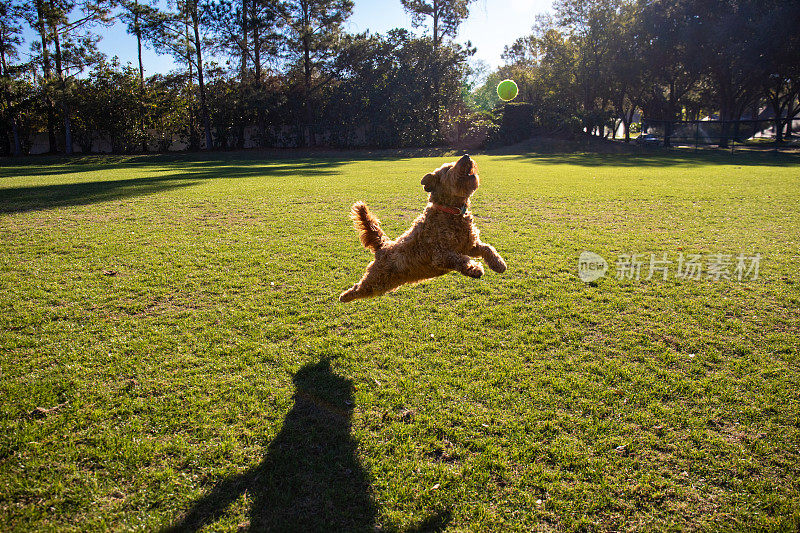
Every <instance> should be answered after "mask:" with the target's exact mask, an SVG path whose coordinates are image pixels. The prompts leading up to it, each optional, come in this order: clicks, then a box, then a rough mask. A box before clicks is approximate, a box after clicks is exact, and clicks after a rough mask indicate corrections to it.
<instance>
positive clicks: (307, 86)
mask: <svg viewBox="0 0 800 533" xmlns="http://www.w3.org/2000/svg"><path fill="white" fill-rule="evenodd" d="M301 6H302V9H303V120H305V127H304V129H305V130H306V134H305V135H304V136H303V138H304V140H305V142H304V144H305V145H306V146H314V144H315V143H314V132H313V131H312V128H311V122H312V120H313V113H312V110H311V43H310V42H309V36H308V31H307V29H308V28H309V26H310V25H311V20H310V19H311V14H310V12H309V5H308V3H307V2H302V3H301Z"/></svg>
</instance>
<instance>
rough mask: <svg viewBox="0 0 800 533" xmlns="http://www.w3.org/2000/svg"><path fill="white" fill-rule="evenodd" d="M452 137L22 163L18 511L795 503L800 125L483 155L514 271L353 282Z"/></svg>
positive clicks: (14, 515)
mask: <svg viewBox="0 0 800 533" xmlns="http://www.w3.org/2000/svg"><path fill="white" fill-rule="evenodd" d="M452 159H454V158H452V157H451V158H444V157H433V158H404V157H400V156H396V155H368V154H367V155H364V154H362V155H353V156H347V155H338V156H336V155H330V156H327V155H325V154H317V155H315V156H313V157H301V156H299V155H298V156H297V157H284V158H277V157H273V156H271V155H267V154H256V153H252V154H238V155H224V156H223V155H212V156H209V157H208V158H203V157H200V156H172V157H164V156H162V157H155V156H154V157H144V156H143V157H129V158H126V157H120V158H112V157H108V158H102V157H98V158H84V159H76V160H72V161H65V160H49V159H38V160H32V161H33V164H29V165H27V166H18V165H9V164H6V165H5V166H3V167H2V168H0V372H2V375H1V376H0V378H1V379H0V398H1V399H2V400H0V530H3V531H31V530H55V529H57V530H73V531H87V530H159V529H164V530H169V529H172V530H176V531H193V530H197V529H201V528H205V530H208V531H230V530H238V529H247V528H251V529H255V530H258V529H272V530H280V531H284V530H302V531H313V530H322V531H334V530H342V531H373V530H378V531H429V530H443V529H447V530H452V531H511V530H518V531H562V530H567V531H573V530H624V531H629V530H649V531H665V530H675V531H679V530H680V531H686V530H712V531H717V530H743V529H754V530H763V529H767V530H783V531H796V530H797V529H798V527H800V385H798V384H800V360H799V359H798V352H799V351H800V269H799V268H798V261H800V251H798V249H800V157H797V156H789V155H785V156H780V155H774V154H745V153H737V154H733V155H731V154H729V153H723V154H717V153H699V154H691V153H689V154H680V153H676V152H671V153H664V154H660V153H650V154H638V155H637V154H632V155H588V154H539V155H536V154H529V155H516V156H515V155H506V156H497V155H495V156H490V155H484V156H480V155H478V156H475V159H476V161H477V163H478V166H479V171H480V175H481V178H482V186H481V188H480V189H479V190H478V191H477V193H476V194H475V196H474V198H473V207H472V210H473V212H474V214H475V215H476V219H477V224H478V226H479V228H480V229H481V232H482V237H483V239H484V240H485V241H486V242H489V243H491V244H493V245H494V246H495V247H496V248H497V249H498V251H499V252H500V253H501V254H502V255H503V256H504V258H505V260H506V261H507V263H508V266H509V268H508V271H507V272H506V273H504V274H502V275H499V274H496V273H494V272H491V271H488V269H487V273H486V274H485V275H484V277H483V278H482V279H480V280H472V279H468V278H465V277H463V276H460V275H458V274H450V275H447V276H444V277H441V278H438V279H435V280H430V281H427V282H425V283H422V284H419V285H416V286H406V287H402V288H400V289H399V290H397V291H395V292H393V293H391V294H389V295H387V296H384V297H382V298H379V299H375V300H366V301H358V302H354V303H351V304H346V305H345V304H341V303H339V302H338V300H337V297H338V295H339V293H340V292H341V291H342V290H343V289H345V288H347V287H349V286H350V285H351V284H352V283H354V282H355V281H356V280H357V279H358V278H359V277H360V276H361V274H362V272H363V270H364V267H365V266H366V265H367V263H368V262H369V261H370V257H371V256H370V254H369V253H368V252H367V251H366V250H365V249H363V248H362V247H361V246H360V245H359V243H358V239H357V236H356V234H355V232H354V231H353V229H352V227H351V225H350V221H349V220H348V218H347V214H348V210H349V206H350V205H351V204H352V203H353V202H354V201H355V200H359V199H361V200H364V201H366V202H367V204H368V205H369V207H370V208H371V209H372V211H373V212H374V213H375V214H376V215H377V216H378V217H379V218H380V219H381V220H382V221H383V227H384V229H385V230H386V232H387V233H388V234H389V235H390V236H392V237H395V236H397V235H398V234H399V233H401V232H402V231H404V230H405V229H406V228H407V227H408V226H409V224H410V223H411V221H412V220H413V219H414V218H415V217H416V216H417V214H418V213H419V211H420V210H421V209H422V208H423V206H424V204H425V200H426V196H425V194H424V193H423V191H422V188H421V186H420V183H419V182H420V179H421V177H422V176H423V175H424V174H425V173H426V172H428V171H430V170H432V169H434V168H436V167H437V166H439V165H440V164H441V163H443V162H445V161H447V160H452ZM584 250H588V251H593V252H596V253H599V254H600V255H601V256H603V257H604V258H606V259H607V260H608V261H609V266H610V271H609V273H608V275H607V276H606V277H605V278H603V279H601V280H599V281H597V282H594V283H591V284H584V283H583V282H581V281H580V280H579V279H578V276H577V260H578V255H579V254H580V253H581V252H582V251H584ZM665 252H666V253H668V256H669V258H670V259H671V260H673V261H676V260H677V258H678V254H679V253H681V252H683V253H685V254H702V255H703V260H704V261H705V260H706V259H708V258H710V257H711V256H712V254H716V253H724V254H732V255H734V256H735V255H737V254H739V253H744V254H746V255H748V256H752V255H754V254H755V253H760V254H761V257H762V260H761V263H760V272H759V277H758V279H756V280H752V279H745V280H744V281H741V282H740V281H737V280H736V279H733V280H725V279H722V280H719V281H714V280H712V279H708V278H707V277H706V276H705V274H704V275H703V278H702V279H700V280H694V279H692V280H688V279H678V278H676V277H675V276H674V275H673V274H672V273H671V274H670V276H669V279H667V280H663V279H661V278H660V277H657V279H650V280H647V279H645V278H646V277H647V275H646V274H647V265H645V268H644V270H643V271H642V279H639V280H636V279H622V280H620V279H617V276H616V270H615V261H616V259H617V257H618V256H619V255H620V254H626V253H643V254H648V255H647V257H649V254H650V253H656V254H657V255H658V256H659V258H660V256H661V254H663V253H665ZM672 266H673V267H675V265H672ZM732 272H733V268H731V273H732ZM659 276H660V274H659ZM37 408H40V409H37Z"/></svg>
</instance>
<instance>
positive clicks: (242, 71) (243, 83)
mask: <svg viewBox="0 0 800 533" xmlns="http://www.w3.org/2000/svg"><path fill="white" fill-rule="evenodd" d="M241 24H242V42H241V46H240V49H241V50H240V51H241V54H242V58H241V63H240V65H239V108H240V109H241V110H242V111H244V108H245V105H244V102H245V95H246V90H247V89H246V87H247V54H248V52H249V50H248V48H247V31H248V30H247V0H242V22H241ZM238 128H239V131H238V132H237V138H236V148H238V149H239V150H241V149H243V148H244V135H245V128H244V116H241V117H239V127H238Z"/></svg>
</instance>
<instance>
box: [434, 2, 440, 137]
mask: <svg viewBox="0 0 800 533" xmlns="http://www.w3.org/2000/svg"><path fill="white" fill-rule="evenodd" d="M439 2H440V0H433V120H434V121H435V124H434V128H435V131H436V132H437V134H438V132H439V129H440V128H441V123H440V120H441V117H440V116H439V102H441V101H442V100H441V98H440V97H439V38H440V37H439Z"/></svg>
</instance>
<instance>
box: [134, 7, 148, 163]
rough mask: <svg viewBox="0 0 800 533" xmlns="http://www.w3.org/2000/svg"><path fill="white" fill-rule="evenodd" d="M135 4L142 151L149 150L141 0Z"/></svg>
mask: <svg viewBox="0 0 800 533" xmlns="http://www.w3.org/2000/svg"><path fill="white" fill-rule="evenodd" d="M134 4H135V11H134V13H133V31H134V33H135V34H136V51H137V54H138V57H139V128H140V130H141V132H142V152H147V128H146V127H145V120H144V118H145V105H144V65H143V64H142V28H141V27H140V26H139V0H136V1H135V3H134Z"/></svg>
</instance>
